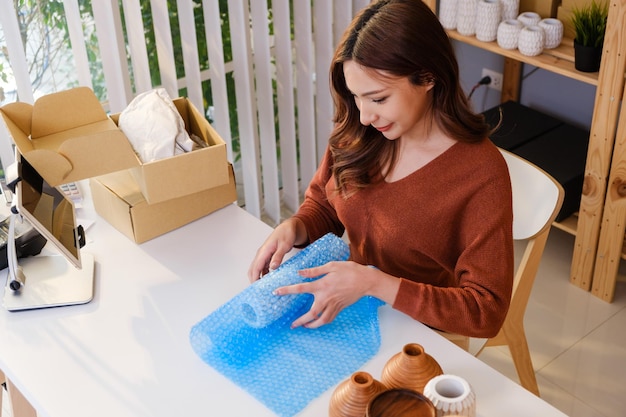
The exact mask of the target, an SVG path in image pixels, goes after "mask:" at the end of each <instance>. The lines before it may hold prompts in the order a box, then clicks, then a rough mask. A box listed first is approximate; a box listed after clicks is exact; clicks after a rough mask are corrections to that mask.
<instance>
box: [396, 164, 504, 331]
mask: <svg viewBox="0 0 626 417" xmlns="http://www.w3.org/2000/svg"><path fill="white" fill-rule="evenodd" d="M503 169H504V171H503V170H500V171H499V175H498V174H497V172H496V174H495V175H493V176H492V177H491V178H490V179H488V181H486V182H485V183H484V184H483V186H482V188H481V192H480V193H476V194H475V195H474V196H473V197H472V198H471V199H470V200H469V201H468V203H467V206H466V209H465V210H464V211H463V214H462V215H461V218H460V220H459V221H458V224H457V230H456V233H455V236H453V237H450V239H451V240H456V241H457V242H458V243H455V245H459V253H460V255H459V256H458V258H457V261H456V263H455V264H454V266H453V267H454V270H453V271H452V274H451V277H452V278H451V280H452V282H449V285H447V286H435V285H432V284H426V283H421V282H417V281H415V280H409V279H404V278H402V279H401V283H400V288H399V291H398V294H397V296H396V299H395V301H394V304H393V307H394V308H395V309H397V310H400V311H402V312H404V313H406V314H408V315H409V316H411V317H413V318H415V319H416V320H419V321H421V322H422V323H424V324H426V325H428V326H430V327H433V328H436V329H438V330H442V331H446V332H451V333H458V334H463V335H467V336H471V337H493V336H495V335H496V334H497V333H498V331H499V330H500V327H501V326H502V323H503V322H504V319H505V317H506V313H507V311H508V307H509V303H510V300H511V292H512V287H513V270H514V255H513V253H514V252H513V237H512V221H513V219H512V195H511V188H510V181H509V178H508V175H507V174H508V171H506V167H505V166H504V167H503Z"/></svg>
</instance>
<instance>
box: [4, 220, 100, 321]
mask: <svg viewBox="0 0 626 417" xmlns="http://www.w3.org/2000/svg"><path fill="white" fill-rule="evenodd" d="M20 217H21V216H20V214H16V213H11V221H10V225H9V233H8V237H7V259H8V264H9V267H8V268H9V274H8V278H7V284H6V287H5V289H4V300H3V302H4V307H5V308H6V309H7V310H9V311H19V310H32V309H37V308H47V307H61V306H69V305H76V304H85V303H88V302H89V301H91V300H92V299H93V281H94V258H93V255H91V254H89V253H84V252H81V264H82V268H80V269H78V268H75V267H74V266H73V265H72V264H70V262H69V261H68V260H67V259H65V257H64V256H63V255H37V256H33V257H28V258H23V259H22V260H21V261H22V264H21V265H19V264H18V260H17V252H16V250H15V222H16V221H19V219H20ZM14 288H16V289H14Z"/></svg>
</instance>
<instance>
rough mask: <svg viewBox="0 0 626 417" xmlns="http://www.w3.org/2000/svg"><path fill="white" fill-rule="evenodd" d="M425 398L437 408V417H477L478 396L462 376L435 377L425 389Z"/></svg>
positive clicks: (446, 375)
mask: <svg viewBox="0 0 626 417" xmlns="http://www.w3.org/2000/svg"><path fill="white" fill-rule="evenodd" d="M424 396H426V397H427V398H428V399H429V400H430V401H431V402H432V403H433V405H434V406H435V408H436V410H437V417H442V416H452V415H454V416H463V417H475V416H476V394H475V393H474V391H473V390H472V387H471V386H470V384H469V383H468V382H467V381H466V380H465V379H463V378H461V377H460V376H456V375H450V374H443V375H439V376H436V377H434V378H433V379H431V380H430V381H428V383H427V384H426V386H425V387H424Z"/></svg>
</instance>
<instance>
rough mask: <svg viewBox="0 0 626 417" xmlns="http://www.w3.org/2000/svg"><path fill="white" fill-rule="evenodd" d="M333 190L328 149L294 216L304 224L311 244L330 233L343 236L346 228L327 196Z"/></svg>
mask: <svg viewBox="0 0 626 417" xmlns="http://www.w3.org/2000/svg"><path fill="white" fill-rule="evenodd" d="M333 189H334V181H333V179H332V160H331V154H330V151H329V150H328V148H327V149H326V152H325V153H324V158H323V159H322V162H321V163H320V166H319V167H318V169H317V172H316V173H315V175H314V176H313V178H312V180H311V182H310V184H309V186H308V188H307V190H306V192H305V194H304V202H303V203H302V205H301V206H300V208H299V209H298V211H297V212H296V213H295V214H294V216H293V217H295V218H297V219H300V220H301V221H302V222H303V223H304V226H305V228H306V231H307V234H308V237H309V243H310V242H313V241H315V240H317V239H318V238H320V237H322V236H323V235H325V234H326V233H329V232H332V233H334V234H336V235H337V236H342V235H343V232H344V226H343V224H342V223H341V221H339V218H338V216H337V212H336V211H335V209H334V208H333V206H332V205H331V204H330V203H329V198H328V194H327V193H328V192H333Z"/></svg>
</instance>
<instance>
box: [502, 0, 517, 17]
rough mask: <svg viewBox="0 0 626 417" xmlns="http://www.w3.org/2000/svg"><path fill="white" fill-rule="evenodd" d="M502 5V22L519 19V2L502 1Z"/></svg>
mask: <svg viewBox="0 0 626 417" xmlns="http://www.w3.org/2000/svg"><path fill="white" fill-rule="evenodd" d="M500 3H502V18H501V20H509V19H517V16H518V15H519V0H500Z"/></svg>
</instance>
